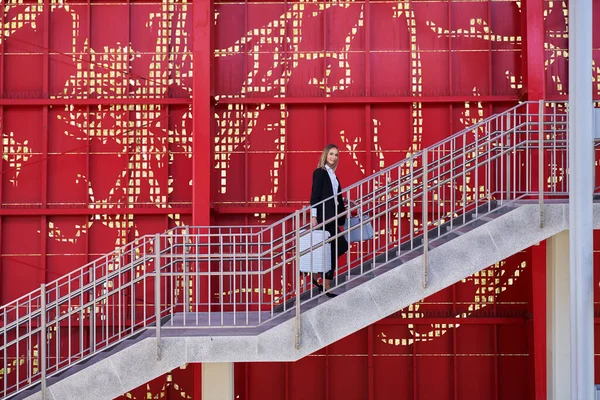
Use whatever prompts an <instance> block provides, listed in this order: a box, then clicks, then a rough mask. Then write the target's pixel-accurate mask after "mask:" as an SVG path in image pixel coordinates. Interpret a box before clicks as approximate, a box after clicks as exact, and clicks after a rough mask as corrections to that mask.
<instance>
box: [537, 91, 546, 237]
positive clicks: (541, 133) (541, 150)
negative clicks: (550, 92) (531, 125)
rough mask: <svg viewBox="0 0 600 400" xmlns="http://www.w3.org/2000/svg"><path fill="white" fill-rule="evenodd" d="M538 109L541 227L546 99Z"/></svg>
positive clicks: (541, 220)
mask: <svg viewBox="0 0 600 400" xmlns="http://www.w3.org/2000/svg"><path fill="white" fill-rule="evenodd" d="M538 107H539V109H538V114H539V116H538V127H539V129H538V192H539V206H540V228H543V227H544V135H545V133H544V100H540V102H539V106H538Z"/></svg>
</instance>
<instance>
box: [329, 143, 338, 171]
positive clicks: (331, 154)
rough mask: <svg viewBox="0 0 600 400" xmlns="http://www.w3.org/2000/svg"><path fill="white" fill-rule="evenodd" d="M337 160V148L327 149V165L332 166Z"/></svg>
mask: <svg viewBox="0 0 600 400" xmlns="http://www.w3.org/2000/svg"><path fill="white" fill-rule="evenodd" d="M337 160H338V149H336V148H335V147H334V148H332V149H330V150H329V153H327V165H329V166H330V167H333V166H334V165H335V163H336V162H337Z"/></svg>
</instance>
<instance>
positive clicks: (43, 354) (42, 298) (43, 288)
mask: <svg viewBox="0 0 600 400" xmlns="http://www.w3.org/2000/svg"><path fill="white" fill-rule="evenodd" d="M40 303H41V304H40V307H41V315H40V328H41V338H40V370H41V371H42V400H46V398H47V397H46V393H47V390H48V389H47V387H46V345H47V337H46V284H45V283H42V285H41V287H40Z"/></svg>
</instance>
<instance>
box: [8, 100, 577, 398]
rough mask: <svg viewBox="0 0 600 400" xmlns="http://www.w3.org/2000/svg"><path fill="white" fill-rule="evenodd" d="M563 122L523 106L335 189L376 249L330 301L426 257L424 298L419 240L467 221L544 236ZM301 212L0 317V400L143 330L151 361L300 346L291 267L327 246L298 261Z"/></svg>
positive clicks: (169, 248)
mask: <svg viewBox="0 0 600 400" xmlns="http://www.w3.org/2000/svg"><path fill="white" fill-rule="evenodd" d="M567 118H568V116H567V113H566V104H564V103H545V104H544V103H531V102H526V103H522V104H520V105H518V106H515V107H513V108H511V109H509V110H507V111H504V112H502V113H500V114H497V115H494V116H492V117H489V118H486V119H485V120H483V121H481V122H480V123H478V124H476V125H474V126H472V127H469V128H468V129H465V130H463V131H461V132H458V133H457V134H454V135H452V136H451V137H449V138H447V139H445V140H443V141H441V142H439V143H437V144H435V145H433V146H431V147H428V148H426V149H424V150H422V151H419V152H416V153H414V154H410V155H408V156H407V157H406V158H405V159H403V160H401V161H399V162H397V163H395V164H394V165H392V166H390V167H388V168H385V169H383V170H382V171H380V172H378V173H376V174H374V175H372V176H369V177H367V178H365V179H363V180H361V181H359V182H357V183H355V184H353V185H351V186H349V187H348V188H346V189H345V190H344V191H343V196H344V197H345V198H346V199H347V200H348V204H350V207H349V209H348V210H347V211H346V212H345V213H344V214H342V215H339V216H337V217H336V218H345V217H346V216H348V215H350V214H356V213H360V214H363V216H364V218H363V219H362V222H361V224H359V225H357V226H355V227H353V228H352V229H359V230H361V229H362V225H363V224H366V223H370V224H371V225H372V226H373V228H374V232H375V235H374V237H373V238H371V239H369V240H365V241H362V242H359V243H355V244H353V245H352V246H351V250H350V251H348V252H347V253H346V255H345V256H344V257H343V260H342V262H341V263H340V267H339V268H338V270H337V274H336V277H335V282H334V288H336V287H340V286H341V285H345V284H347V283H348V282H351V281H352V280H354V279H359V278H360V277H361V276H362V275H363V274H364V273H365V272H366V271H367V270H372V269H373V267H376V266H375V265H374V264H375V263H376V262H377V263H378V264H379V263H382V264H385V263H387V262H389V261H392V260H394V259H395V258H397V257H401V256H403V255H406V254H410V253H411V252H417V253H419V254H423V255H424V260H425V261H424V268H423V282H422V284H423V285H427V278H428V277H427V254H428V249H429V246H428V240H429V239H430V237H434V236H435V237H441V236H443V235H447V234H449V233H452V232H453V231H454V230H455V229H456V228H458V227H461V226H464V224H465V223H467V222H468V221H467V215H469V216H474V218H478V217H479V216H480V215H483V214H486V213H488V212H490V211H492V210H494V209H497V208H498V207H502V206H505V205H507V204H510V203H512V202H515V201H517V200H521V199H530V200H531V199H535V200H536V201H539V202H540V205H541V206H542V207H540V214H541V217H540V218H541V219H540V223H543V214H542V212H543V202H544V199H548V198H557V197H562V198H566V196H567V195H568V176H567V174H566V166H567V161H568V160H567V130H568V119H567ZM540 128H541V129H540ZM540 132H541V134H540ZM314 207H324V202H321V203H319V204H316V205H314ZM309 210H310V207H305V208H303V209H301V210H299V211H297V212H295V213H294V214H292V215H290V216H288V217H287V218H284V219H282V220H280V221H278V222H276V223H274V224H272V225H269V226H267V227H262V226H242V227H223V226H221V227H179V228H175V229H172V230H169V231H167V232H165V233H163V234H159V235H154V236H143V237H140V238H138V239H136V240H135V241H133V242H131V243H129V244H127V245H126V246H123V247H122V248H119V249H117V250H115V251H114V252H112V253H110V254H107V255H105V256H104V257H101V258H99V259H97V260H95V261H93V262H91V263H89V264H87V265H85V266H83V267H81V268H79V269H78V270H76V271H73V272H71V273H70V274H67V275H65V276H63V277H61V278H59V279H57V280H55V281H52V282H49V283H47V284H45V285H42V286H41V287H40V288H39V289H37V290H35V291H33V292H31V293H29V294H27V295H25V296H23V297H20V298H19V299H17V300H15V301H13V302H11V303H9V304H7V305H5V306H3V307H2V308H0V359H1V360H2V362H1V363H0V367H1V368H2V369H1V370H0V397H1V398H5V397H8V396H11V395H14V394H16V393H19V392H21V391H23V390H26V389H27V388H30V387H32V386H34V385H38V384H41V389H42V390H43V391H44V390H45V385H46V381H47V379H48V378H49V377H51V376H53V375H56V374H58V373H60V372H62V371H65V370H66V369H68V368H70V367H71V366H72V365H74V364H76V363H79V362H82V361H84V360H86V359H88V358H91V357H93V356H94V355H95V354H97V353H98V352H100V351H103V350H105V349H107V348H109V347H111V346H114V345H116V344H117V343H120V342H122V341H124V340H126V339H128V338H131V337H133V336H136V335H138V334H139V333H140V332H142V331H144V330H146V329H148V328H152V329H155V331H156V337H157V344H158V351H159V356H160V337H161V330H162V329H169V328H180V327H182V326H185V327H187V328H190V327H196V328H203V329H205V328H240V329H241V328H252V329H257V328H258V329H259V328H265V329H266V328H268V327H269V326H272V325H274V324H277V323H278V321H283V320H284V319H286V318H291V317H295V318H296V327H297V332H299V331H300V330H299V323H300V318H299V315H300V313H301V312H302V310H303V308H302V307H303V306H305V305H308V304H309V303H310V302H311V301H313V300H314V299H315V298H318V297H319V294H318V293H316V292H315V291H314V290H312V289H313V288H312V286H311V283H310V281H311V279H307V278H308V277H303V276H302V275H301V274H300V273H299V271H298V265H299V259H300V257H303V256H307V257H312V256H314V254H316V253H314V252H317V251H322V250H323V245H324V243H314V244H313V247H312V249H311V250H306V251H304V252H300V251H298V249H299V242H300V240H301V238H302V237H303V236H304V235H310V234H311V231H313V230H318V229H324V225H323V224H320V225H318V226H316V227H314V228H313V227H311V226H310V224H309V220H310V218H309V213H310V211H309ZM327 222H329V221H324V223H327ZM338 222H341V221H338ZM344 234H347V232H340V233H339V234H338V235H335V236H333V237H332V238H329V239H328V240H327V241H328V242H331V241H336V240H340V239H339V238H340V237H341V236H342V235H344ZM334 290H335V289H334ZM313 304H314V303H313ZM278 319H279V320H278ZM211 334H218V331H215V330H214V329H213V330H212V331H211ZM297 339H298V342H297V344H298V345H299V341H300V337H299V333H298V336H297Z"/></svg>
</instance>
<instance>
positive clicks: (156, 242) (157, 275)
mask: <svg viewBox="0 0 600 400" xmlns="http://www.w3.org/2000/svg"><path fill="white" fill-rule="evenodd" d="M154 317H155V319H156V359H157V360H160V358H161V348H160V235H159V234H156V235H155V236H154Z"/></svg>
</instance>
